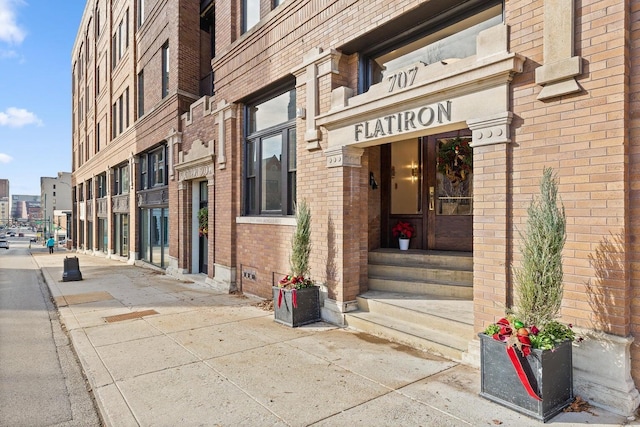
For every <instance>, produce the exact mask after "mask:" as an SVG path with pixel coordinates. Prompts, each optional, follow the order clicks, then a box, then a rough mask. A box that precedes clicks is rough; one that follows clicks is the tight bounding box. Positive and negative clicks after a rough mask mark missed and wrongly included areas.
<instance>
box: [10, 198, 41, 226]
mask: <svg viewBox="0 0 640 427" xmlns="http://www.w3.org/2000/svg"><path fill="white" fill-rule="evenodd" d="M36 207H37V212H39V210H40V196H28V195H24V194H13V195H11V220H10V223H12V224H14V225H18V224H22V225H26V224H29V223H30V222H31V221H32V220H35V219H36V218H37V213H36V211H34V209H35V208H36ZM30 215H31V216H30Z"/></svg>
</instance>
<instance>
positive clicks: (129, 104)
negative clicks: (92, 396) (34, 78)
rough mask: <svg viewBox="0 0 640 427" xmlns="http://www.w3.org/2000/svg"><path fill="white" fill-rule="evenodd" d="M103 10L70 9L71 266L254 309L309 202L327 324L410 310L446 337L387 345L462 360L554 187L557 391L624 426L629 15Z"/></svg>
mask: <svg viewBox="0 0 640 427" xmlns="http://www.w3.org/2000/svg"><path fill="white" fill-rule="evenodd" d="M109 4H111V3H108V2H106V1H103V0H97V1H90V2H88V3H87V5H86V8H85V13H84V16H83V20H82V23H81V26H80V28H79V31H78V37H77V39H76V42H75V45H74V50H73V53H72V70H73V82H74V84H73V113H74V114H73V186H74V208H73V218H74V224H73V227H74V232H73V236H72V238H73V242H74V246H75V247H76V248H77V249H78V250H82V251H89V252H93V253H96V254H104V255H105V256H110V257H119V258H121V259H122V260H123V261H128V262H131V263H134V262H140V263H144V264H147V265H155V266H157V267H159V268H162V269H165V270H166V272H167V273H169V274H174V275H177V276H183V275H186V274H202V275H206V277H207V281H208V282H209V283H210V284H211V285H212V286H216V287H220V288H222V289H228V290H236V289H239V290H241V291H242V292H245V293H250V294H255V295H258V296H262V297H265V298H268V297H270V296H271V286H272V284H273V283H274V281H275V280H277V279H278V278H279V277H280V276H281V275H282V274H284V273H287V272H288V256H289V245H290V238H291V234H292V232H293V230H294V227H295V220H294V217H293V213H294V204H295V201H296V200H300V199H302V198H304V199H306V200H307V201H308V202H309V205H310V207H311V212H312V216H313V223H312V241H313V249H312V254H311V276H312V278H313V279H314V280H316V281H317V282H318V283H320V284H321V285H322V291H323V296H324V298H323V308H322V317H323V319H325V320H327V321H330V322H333V323H337V324H349V325H350V326H355V327H361V328H363V329H364V328H368V327H369V326H366V323H365V322H366V317H367V316H365V315H361V314H362V312H364V311H366V310H365V308H366V307H367V306H369V308H370V309H372V308H373V306H374V305H375V304H374V302H380V301H379V300H380V299H376V298H377V297H380V296H382V298H381V300H384V299H385V298H384V296H385V295H387V296H388V295H394V297H395V298H398V295H402V296H404V297H406V296H407V295H409V296H410V298H406V299H411V300H412V301H422V302H426V303H425V304H424V305H426V306H428V307H431V306H434V307H435V306H438V307H440V316H441V318H440V319H441V320H442V317H444V321H445V322H446V324H447V325H449V326H450V325H452V324H453V323H456V325H457V326H456V327H455V328H454V327H451V329H452V330H453V329H455V330H456V331H457V330H460V331H461V332H459V333H457V332H455V333H454V332H452V335H456V334H457V335H459V336H457V337H451V338H450V339H448V340H445V341H448V342H442V340H440V342H437V341H438V339H437V337H436V338H433V337H431V338H429V337H428V334H427V333H425V334H424V335H425V337H424V338H423V339H422V340H420V342H413V341H409V339H408V338H405V341H407V342H410V343H411V344H415V345H416V346H418V347H424V348H431V349H435V350H436V351H440V352H441V353H443V354H447V355H450V357H453V358H455V359H459V360H463V361H465V362H467V363H470V364H477V363H478V360H477V355H478V341H477V339H475V338H474V333H476V332H478V331H481V330H482V329H483V328H484V327H485V326H486V325H487V324H488V323H491V322H493V321H495V320H496V319H497V318H498V317H501V316H502V315H503V313H504V307H505V306H509V305H511V304H512V303H513V300H514V295H513V270H512V266H513V265H514V264H515V265H517V264H518V262H519V258H520V254H519V251H518V243H519V237H518V236H519V234H518V232H519V230H521V229H522V228H523V226H524V223H525V221H526V208H527V206H528V204H529V201H530V200H531V197H532V195H534V194H536V193H537V191H538V182H539V178H540V177H541V175H542V170H543V168H544V167H545V166H547V167H552V168H553V169H554V170H555V171H556V172H557V175H558V178H559V182H560V196H561V198H562V201H563V204H564V206H565V209H566V215H567V221H568V225H567V243H566V246H565V252H564V283H565V294H564V301H563V306H562V311H561V314H562V320H563V321H565V322H568V323H572V324H574V325H575V326H576V328H577V329H578V331H579V333H581V334H582V335H583V336H584V337H585V338H586V339H585V341H583V342H582V343H580V344H579V345H576V346H574V379H575V388H576V393H577V394H580V395H581V396H583V397H585V398H587V399H588V400H589V401H591V402H592V403H594V404H596V405H599V406H603V407H606V408H608V409H610V410H613V411H614V412H618V413H623V414H631V413H633V411H635V409H636V408H637V407H638V404H639V403H640V395H639V394H638V391H637V390H636V386H635V385H636V384H638V382H640V365H639V363H638V359H640V347H638V344H636V343H634V337H635V336H636V335H637V334H638V330H639V327H640V320H639V319H640V317H639V313H638V311H639V307H638V304H637V303H635V302H634V297H635V296H637V294H638V288H639V286H640V285H638V280H639V278H638V273H637V271H638V247H637V242H636V241H635V239H634V238H633V236H634V235H636V234H637V232H638V230H637V228H638V227H640V225H639V224H638V221H637V220H635V219H634V218H635V217H636V216H637V215H634V213H635V212H636V211H637V210H638V209H639V208H640V206H638V200H639V199H640V197H638V188H637V185H634V184H633V183H634V182H635V181H636V177H637V174H638V165H636V163H638V164H640V161H636V160H638V156H639V153H640V149H639V148H638V143H637V140H638V138H637V135H636V133H637V131H636V129H637V128H638V120H637V118H636V115H635V108H636V106H637V98H638V97H637V96H636V91H637V90H638V82H637V80H636V77H638V75H640V72H639V73H636V71H638V70H639V68H638V66H637V64H636V63H635V61H636V59H635V58H636V57H637V56H638V55H634V53H635V50H636V49H637V47H638V40H639V37H636V36H637V35H638V29H637V28H636V27H635V26H633V25H632V23H633V22H635V20H636V19H637V18H638V17H637V16H636V15H638V13H640V7H638V5H639V4H640V3H639V2H636V1H595V2H590V3H584V2H583V3H580V2H573V1H571V0H559V1H555V2H544V1H542V0H535V1H518V0H516V1H509V2H502V1H492V0H490V1H486V0H483V1H480V0H453V1H452V0H397V1H394V2H388V1H380V0H362V1H360V0H358V1H349V2H347V1H340V0H336V1H324V0H322V1H311V0H285V1H266V0H262V1H260V0H224V1H212V0H209V1H205V0H203V1H201V2H200V4H196V2H187V1H183V0H176V1H174V2H159V1H153V0H121V1H119V2H117V3H114V4H113V7H112V8H111V9H110V8H109ZM456 147H457V150H455V148H456ZM451 153H455V155H454V156H453V157H451V158H448V157H447V156H448V155H449V154H451ZM471 159H472V161H471ZM203 215H204V216H205V217H206V218H207V222H208V227H207V231H206V232H204V231H203V230H202V229H201V227H200V221H201V220H200V217H202V216H203ZM398 220H403V221H408V222H410V223H411V224H412V225H413V227H414V228H415V231H416V236H415V237H414V238H413V239H411V247H410V250H409V252H400V251H399V250H398V242H397V240H396V239H395V238H394V237H393V235H392V233H391V228H392V227H393V226H394V225H395V224H396V222H397V221H398ZM436 265H437V267H436ZM372 291H375V295H374V293H373V292H372ZM398 292H400V294H399V293H398ZM433 294H437V295H438V297H436V298H435V299H432V298H433V297H432V295H433ZM444 297H446V298H445V299H446V301H447V302H446V304H445V305H439V304H441V302H437V301H441V300H442V299H443V298H444ZM400 306H401V307H400V308H399V310H403V309H406V307H402V304H400ZM425 311H427V312H428V311H429V309H426V310H425ZM442 312H447V313H449V314H450V313H456V316H454V317H455V318H446V315H444V316H443V315H442ZM394 313H395V312H394ZM423 314H424V315H425V316H426V317H420V319H421V320H420V321H419V323H418V324H417V325H413V326H407V327H406V328H407V330H408V329H411V328H414V330H415V328H416V327H417V328H418V329H422V330H425V331H426V330H428V329H429V328H430V327H433V325H435V324H437V320H436V318H437V317H438V315H437V314H436V313H433V312H432V313H420V315H423ZM414 315H415V316H417V314H416V313H415V311H414V312H412V316H414ZM401 317H402V315H401V314H392V315H391V316H387V317H386V319H385V318H383V317H379V318H380V319H385V320H381V321H380V322H379V323H387V324H389V325H390V328H395V329H402V326H400V325H404V324H405V321H400V320H399V319H400V318H401ZM465 319H466V320H465ZM430 323H433V325H430ZM449 326H445V327H444V328H448V327H449ZM458 326H459V328H458ZM390 328H387V329H390ZM442 328H443V327H440V329H442ZM436 329H438V327H436ZM377 332H379V333H384V332H382V331H377ZM405 332H406V331H405ZM435 332H436V335H437V333H438V332H442V331H438V330H436V331H435ZM405 336H407V334H405ZM452 342H455V343H457V344H452ZM445 347H446V348H445Z"/></svg>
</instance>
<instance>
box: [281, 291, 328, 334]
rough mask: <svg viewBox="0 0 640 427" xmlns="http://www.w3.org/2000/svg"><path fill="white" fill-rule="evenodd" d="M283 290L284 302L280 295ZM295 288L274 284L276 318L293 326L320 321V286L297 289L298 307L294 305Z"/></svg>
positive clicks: (284, 323)
mask: <svg viewBox="0 0 640 427" xmlns="http://www.w3.org/2000/svg"><path fill="white" fill-rule="evenodd" d="M281 290H282V302H281V304H280V306H279V307H278V297H279V296H280V291H281ZM292 294H293V290H292V289H283V288H279V287H277V286H273V313H274V320H275V321H276V322H278V323H282V324H283V325H287V326H291V327H293V328H295V327H298V326H302V325H306V324H309V323H314V322H319V321H320V287H319V286H313V287H311V288H303V289H297V290H296V294H297V295H296V300H297V307H294V306H293V295H292Z"/></svg>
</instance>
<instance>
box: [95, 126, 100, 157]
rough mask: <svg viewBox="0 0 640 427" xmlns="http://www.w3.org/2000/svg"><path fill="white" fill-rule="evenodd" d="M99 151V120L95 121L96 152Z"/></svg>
mask: <svg viewBox="0 0 640 427" xmlns="http://www.w3.org/2000/svg"><path fill="white" fill-rule="evenodd" d="M98 151H100V122H98V123H96V153H97V152H98Z"/></svg>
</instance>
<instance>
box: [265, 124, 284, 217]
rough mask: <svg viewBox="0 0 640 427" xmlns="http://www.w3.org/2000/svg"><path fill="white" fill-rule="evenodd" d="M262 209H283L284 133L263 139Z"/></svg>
mask: <svg viewBox="0 0 640 427" xmlns="http://www.w3.org/2000/svg"><path fill="white" fill-rule="evenodd" d="M260 183H261V185H262V203H261V206H260V207H261V210H262V211H274V210H277V211H280V210H282V135H275V136H272V137H270V138H265V139H263V140H262V173H261V176H260Z"/></svg>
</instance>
